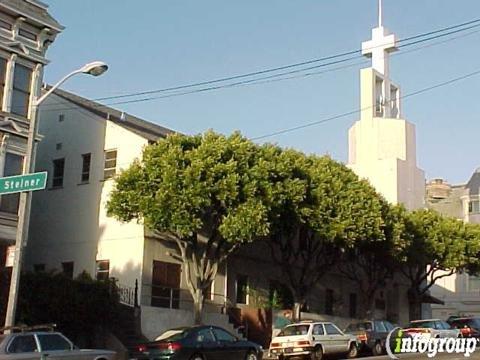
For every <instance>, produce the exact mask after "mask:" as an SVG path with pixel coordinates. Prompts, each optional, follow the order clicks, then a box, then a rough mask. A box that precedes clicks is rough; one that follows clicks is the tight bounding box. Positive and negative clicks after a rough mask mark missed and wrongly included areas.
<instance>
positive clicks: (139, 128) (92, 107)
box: [54, 89, 175, 141]
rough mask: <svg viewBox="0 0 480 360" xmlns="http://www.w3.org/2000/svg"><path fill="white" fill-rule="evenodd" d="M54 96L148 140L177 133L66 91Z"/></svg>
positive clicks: (56, 93)
mask: <svg viewBox="0 0 480 360" xmlns="http://www.w3.org/2000/svg"><path fill="white" fill-rule="evenodd" d="M54 94H55V95H57V96H60V97H61V98H63V99H65V100H67V101H70V102H71V103H74V104H75V105H77V106H80V107H82V108H83V109H85V110H87V111H89V112H91V113H93V114H95V115H97V116H100V117H102V118H104V119H106V120H107V119H108V120H110V121H112V122H114V123H115V124H117V125H119V126H121V127H123V128H125V129H127V130H130V131H132V132H133V133H135V134H137V135H140V136H142V137H144V138H145V139H147V140H151V141H156V140H158V139H159V138H163V137H166V136H167V135H168V134H171V133H174V132H175V131H173V130H170V129H167V128H164V127H163V126H160V125H157V124H154V123H151V122H149V121H145V120H142V119H140V118H137V117H135V116H132V115H129V114H127V113H124V112H122V111H119V110H117V109H113V108H111V107H108V106H105V105H102V104H99V103H97V102H94V101H92V100H88V99H85V98H83V97H81V96H78V95H75V94H72V93H70V92H67V91H65V90H60V89H57V90H55V91H54Z"/></svg>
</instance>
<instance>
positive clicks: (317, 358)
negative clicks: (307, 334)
mask: <svg viewBox="0 0 480 360" xmlns="http://www.w3.org/2000/svg"><path fill="white" fill-rule="evenodd" d="M310 358H311V359H312V360H322V358H323V350H322V347H321V346H317V347H316V348H315V349H314V350H313V352H312V354H311V356H310Z"/></svg>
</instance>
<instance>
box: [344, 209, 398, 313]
mask: <svg viewBox="0 0 480 360" xmlns="http://www.w3.org/2000/svg"><path fill="white" fill-rule="evenodd" d="M404 214H405V210H404V208H403V207H401V206H391V205H389V204H388V203H387V202H386V201H385V200H382V219H383V225H382V227H381V230H382V234H381V236H378V237H365V238H360V239H358V241H357V242H356V246H355V247H354V248H350V249H347V250H346V251H345V253H344V254H343V256H342V259H341V261H340V263H339V265H338V268H339V270H340V272H341V273H343V274H344V275H345V276H346V277H347V278H349V279H350V280H352V281H354V282H355V283H356V284H357V286H358V289H359V292H360V297H361V299H362V304H364V309H365V313H364V314H363V315H364V317H365V318H367V319H368V318H371V317H372V316H373V315H374V310H375V299H376V295H377V293H378V291H379V290H380V289H382V288H384V287H385V285H386V282H387V281H388V280H389V279H392V278H393V276H394V274H395V273H396V271H397V267H396V266H395V262H396V257H397V256H398V254H399V252H400V249H401V246H402V238H401V236H402V234H403V224H404V223H403V216H404Z"/></svg>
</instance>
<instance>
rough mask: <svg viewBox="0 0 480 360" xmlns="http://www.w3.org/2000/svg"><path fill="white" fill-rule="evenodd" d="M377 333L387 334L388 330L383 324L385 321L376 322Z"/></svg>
mask: <svg viewBox="0 0 480 360" xmlns="http://www.w3.org/2000/svg"><path fill="white" fill-rule="evenodd" d="M375 331H377V332H387V328H386V327H385V325H384V324H383V321H375Z"/></svg>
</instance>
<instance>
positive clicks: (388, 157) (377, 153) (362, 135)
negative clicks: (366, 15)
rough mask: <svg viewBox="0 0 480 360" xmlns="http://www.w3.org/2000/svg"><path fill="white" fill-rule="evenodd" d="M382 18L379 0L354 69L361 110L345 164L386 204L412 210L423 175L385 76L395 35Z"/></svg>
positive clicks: (411, 133) (411, 129)
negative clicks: (361, 64) (367, 61)
mask: <svg viewBox="0 0 480 360" xmlns="http://www.w3.org/2000/svg"><path fill="white" fill-rule="evenodd" d="M382 17H383V15H382V0H379V5H378V27H376V28H374V29H373V30H372V39H371V40H370V41H366V42H364V43H363V44H362V54H363V55H365V56H366V57H368V58H371V59H372V66H371V67H370V68H366V69H362V70H361V71H360V84H361V93H360V102H361V114H360V120H358V121H357V122H355V124H354V125H353V126H352V127H351V128H350V130H349V132H348V143H349V153H348V166H349V167H350V168H351V169H352V170H353V171H355V173H356V174H357V175H358V176H359V177H361V178H365V179H367V180H369V181H370V183H371V184H372V185H373V186H374V187H375V189H376V190H377V191H378V192H379V193H381V194H382V195H383V196H384V197H385V198H386V199H387V200H388V201H389V202H390V203H392V204H397V203H401V204H404V205H405V207H406V208H407V209H410V210H413V209H418V208H422V207H424V198H425V174H424V172H423V170H421V169H419V168H418V167H417V159H416V140H415V126H414V125H413V124H411V123H409V122H408V121H406V120H405V119H403V118H402V107H401V105H402V104H401V96H400V88H399V87H398V86H397V85H396V84H394V83H393V82H392V81H391V80H390V71H389V70H390V69H389V57H390V53H392V52H394V51H396V50H397V38H396V36H395V35H394V34H390V32H389V31H388V30H387V29H386V28H385V27H384V26H383V19H382Z"/></svg>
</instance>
